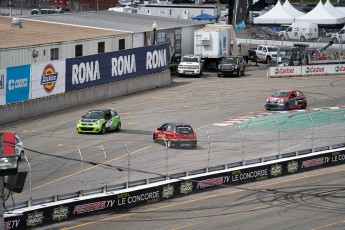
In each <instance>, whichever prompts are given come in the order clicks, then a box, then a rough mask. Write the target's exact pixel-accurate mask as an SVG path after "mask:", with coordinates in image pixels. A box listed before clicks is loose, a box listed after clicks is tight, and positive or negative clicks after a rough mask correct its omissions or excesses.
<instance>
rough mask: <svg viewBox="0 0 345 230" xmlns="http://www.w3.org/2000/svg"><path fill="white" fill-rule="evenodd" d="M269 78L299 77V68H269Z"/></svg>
mask: <svg viewBox="0 0 345 230" xmlns="http://www.w3.org/2000/svg"><path fill="white" fill-rule="evenodd" d="M269 71H270V77H283V76H300V75H301V66H278V67H270V68H269Z"/></svg>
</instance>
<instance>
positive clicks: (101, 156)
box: [6, 108, 345, 209]
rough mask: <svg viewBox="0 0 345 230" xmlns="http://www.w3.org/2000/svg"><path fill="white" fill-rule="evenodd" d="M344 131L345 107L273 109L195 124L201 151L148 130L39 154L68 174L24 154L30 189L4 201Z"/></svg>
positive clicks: (116, 184) (241, 157)
mask: <svg viewBox="0 0 345 230" xmlns="http://www.w3.org/2000/svg"><path fill="white" fill-rule="evenodd" d="M267 115H269V116H267ZM240 121H241V122H240ZM239 122H240V123H239ZM344 130H345V109H344V108H333V109H320V110H315V111H314V110H310V111H305V110H300V111H296V110H295V111H288V112H277V113H274V112H268V113H267V114H266V113H262V114H260V115H255V114H248V115H244V116H241V117H239V118H233V119H230V120H226V121H223V122H220V123H217V124H214V125H212V126H211V127H206V128H203V129H199V130H197V131H196V132H197V136H198V146H197V148H196V149H188V148H187V149H180V148H167V146H164V145H160V144H154V143H153V141H152V140H151V138H150V136H151V137H152V134H147V135H146V134H144V136H145V137H146V138H147V137H149V140H144V139H140V140H118V141H114V142H113V143H112V145H108V146H105V145H99V146H88V147H83V148H82V147H78V148H75V150H74V151H73V152H71V153H70V154H69V157H57V156H56V155H55V154H54V153H51V154H44V155H43V156H41V157H40V158H37V157H35V158H34V160H35V161H36V162H35V163H36V164H37V161H40V162H41V163H42V164H47V163H48V162H49V163H51V165H52V167H57V168H56V170H62V171H66V174H67V173H68V170H71V172H70V173H68V175H66V176H65V177H62V178H60V177H59V178H58V177H56V176H54V174H52V175H42V172H41V171H40V169H37V168H32V169H31V167H30V161H31V160H30V159H28V158H27V157H26V162H25V161H23V162H21V170H25V171H28V172H29V174H28V175H29V176H28V179H27V180H26V184H25V189H24V192H23V193H21V194H16V195H15V196H14V202H13V203H12V202H10V201H7V202H6V206H7V208H8V209H10V208H13V206H15V207H16V208H18V207H23V206H27V205H32V204H39V203H46V202H51V201H54V200H63V199H67V198H71V197H78V196H82V195H86V194H94V193H101V192H105V191H114V190H119V189H124V188H127V187H133V186H137V185H144V184H147V183H150V182H155V181H162V180H166V179H167V178H177V177H181V176H185V175H193V174H197V173H204V172H209V171H214V170H219V169H225V168H229V167H234V166H241V165H248V164H252V163H258V162H264V161H269V160H273V159H279V158H283V157H286V156H296V155H300V154H308V153H311V152H317V151H321V150H326V149H330V148H336V147H342V146H344V143H345V133H344ZM102 137H103V136H102ZM104 138H105V139H104V141H106V140H107V139H106V138H107V137H104ZM142 146H146V147H142ZM31 151H33V150H31ZM27 152H28V151H27ZM29 155H30V153H29ZM40 176H45V177H48V178H49V182H47V183H45V184H41V185H37V179H35V181H36V185H35V186H34V187H33V186H32V181H31V180H33V179H32V178H40Z"/></svg>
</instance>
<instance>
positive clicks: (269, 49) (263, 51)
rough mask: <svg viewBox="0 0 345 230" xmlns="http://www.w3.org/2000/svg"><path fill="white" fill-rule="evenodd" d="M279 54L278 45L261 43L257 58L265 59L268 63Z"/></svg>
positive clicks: (257, 50) (259, 59)
mask: <svg viewBox="0 0 345 230" xmlns="http://www.w3.org/2000/svg"><path fill="white" fill-rule="evenodd" d="M277 55H278V48H277V47H276V46H268V45H259V46H258V48H257V49H256V58H257V60H258V61H265V62H267V64H269V62H270V61H271V60H273V59H276V58H277Z"/></svg>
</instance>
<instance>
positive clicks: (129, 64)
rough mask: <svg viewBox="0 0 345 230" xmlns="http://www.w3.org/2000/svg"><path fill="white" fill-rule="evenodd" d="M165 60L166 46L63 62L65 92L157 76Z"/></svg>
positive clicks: (166, 56)
mask: <svg viewBox="0 0 345 230" xmlns="http://www.w3.org/2000/svg"><path fill="white" fill-rule="evenodd" d="M169 59H170V54H169V44H168V43H164V44H159V45H154V46H146V47H140V48H135V49H128V50H121V51H116V52H109V53H103V54H95V55H90V56H84V57H78V58H70V59H66V91H72V90H78V89H83V88H87V87H92V86H96V85H101V84H106V83H110V82H115V81H121V80H126V79H130V78H134V77H138V76H143V75H149V74H154V73H159V72H162V71H164V70H167V69H168V67H169Z"/></svg>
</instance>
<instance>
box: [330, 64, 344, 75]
mask: <svg viewBox="0 0 345 230" xmlns="http://www.w3.org/2000/svg"><path fill="white" fill-rule="evenodd" d="M327 73H328V74H345V64H344V63H342V64H338V65H328V66H327Z"/></svg>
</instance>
